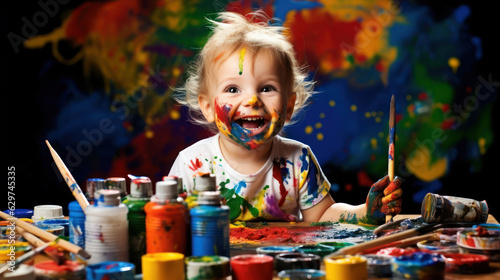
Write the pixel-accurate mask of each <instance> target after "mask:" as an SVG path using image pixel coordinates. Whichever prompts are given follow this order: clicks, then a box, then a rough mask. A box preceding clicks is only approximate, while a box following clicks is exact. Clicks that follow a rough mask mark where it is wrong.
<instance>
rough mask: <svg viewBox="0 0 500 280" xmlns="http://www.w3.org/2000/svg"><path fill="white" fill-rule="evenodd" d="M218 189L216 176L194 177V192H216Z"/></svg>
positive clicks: (201, 175) (207, 174)
mask: <svg viewBox="0 0 500 280" xmlns="http://www.w3.org/2000/svg"><path fill="white" fill-rule="evenodd" d="M216 189H217V183H216V181H215V175H214V174H210V173H202V174H197V175H196V177H194V187H193V190H194V191H198V192H204V191H215V190H216Z"/></svg>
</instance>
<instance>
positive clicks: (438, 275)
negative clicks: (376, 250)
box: [391, 252, 445, 280]
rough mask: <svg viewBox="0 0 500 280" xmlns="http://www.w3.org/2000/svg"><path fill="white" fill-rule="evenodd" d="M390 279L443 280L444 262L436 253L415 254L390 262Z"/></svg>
mask: <svg viewBox="0 0 500 280" xmlns="http://www.w3.org/2000/svg"><path fill="white" fill-rule="evenodd" d="M391 270H392V277H393V278H392V279H395V280H403V279H436V280H437V279H444V270H445V260H444V258H443V256H442V255H440V254H436V253H432V254H431V253H425V252H416V253H413V254H411V255H403V256H399V257H397V258H395V259H394V260H393V262H392V267H391Z"/></svg>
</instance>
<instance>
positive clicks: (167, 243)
mask: <svg viewBox="0 0 500 280" xmlns="http://www.w3.org/2000/svg"><path fill="white" fill-rule="evenodd" d="M144 211H146V251H147V253H148V254H149V253H158V252H177V253H181V254H186V251H187V250H186V247H187V236H188V229H189V212H188V210H187V206H186V204H185V203H184V202H183V200H182V199H181V198H179V197H178V196H177V183H175V182H172V181H159V182H157V183H156V194H155V195H154V196H153V197H151V201H150V202H148V203H147V204H146V206H145V207H144Z"/></svg>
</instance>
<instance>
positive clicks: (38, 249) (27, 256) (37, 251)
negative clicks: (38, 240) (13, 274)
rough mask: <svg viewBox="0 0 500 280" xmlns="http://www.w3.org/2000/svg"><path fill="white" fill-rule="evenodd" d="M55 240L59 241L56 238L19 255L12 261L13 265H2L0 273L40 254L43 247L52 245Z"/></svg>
mask: <svg viewBox="0 0 500 280" xmlns="http://www.w3.org/2000/svg"><path fill="white" fill-rule="evenodd" d="M57 241H59V238H57V239H56V240H54V241H52V242H50V243H44V244H43V245H42V246H40V247H36V248H35V249H34V250H31V251H30V252H28V253H26V254H24V255H22V256H20V257H19V258H16V260H15V262H14V265H10V264H9V265H5V266H4V267H2V268H0V275H2V274H3V273H4V272H6V271H7V270H9V269H11V267H12V266H13V267H17V266H19V265H20V264H22V263H24V262H26V261H28V260H30V259H31V258H33V257H35V256H36V255H38V254H40V253H41V252H43V251H44V250H45V249H47V248H48V247H49V246H53V245H56V243H57Z"/></svg>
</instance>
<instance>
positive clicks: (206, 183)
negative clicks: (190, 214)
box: [186, 173, 217, 210]
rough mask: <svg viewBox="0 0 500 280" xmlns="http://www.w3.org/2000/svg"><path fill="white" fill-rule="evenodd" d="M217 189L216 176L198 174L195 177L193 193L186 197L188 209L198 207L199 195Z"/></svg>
mask: <svg viewBox="0 0 500 280" xmlns="http://www.w3.org/2000/svg"><path fill="white" fill-rule="evenodd" d="M216 189H217V183H216V181H215V175H214V174H210V173H202V174H197V175H196V176H195V177H194V186H193V190H192V191H191V193H189V194H188V196H187V197H186V203H187V205H188V209H190V210H191V209H193V208H194V207H196V206H198V195H199V193H200V192H208V191H210V192H212V191H215V190H216Z"/></svg>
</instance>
